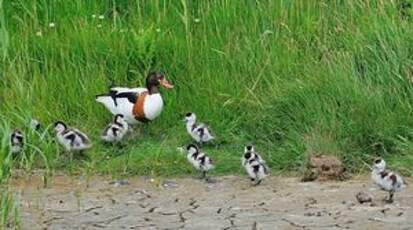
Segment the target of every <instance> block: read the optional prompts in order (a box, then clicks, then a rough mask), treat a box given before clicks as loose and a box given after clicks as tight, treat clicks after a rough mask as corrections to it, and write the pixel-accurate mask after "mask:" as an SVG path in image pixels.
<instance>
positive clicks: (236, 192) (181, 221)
mask: <svg viewBox="0 0 413 230" xmlns="http://www.w3.org/2000/svg"><path fill="white" fill-rule="evenodd" d="M215 179H216V183H203V182H201V181H199V180H196V179H192V178H176V179H168V180H160V181H159V183H156V182H151V181H150V180H148V179H145V178H130V179H128V180H122V181H121V182H120V183H110V182H111V180H109V179H105V178H92V179H89V181H88V182H86V181H85V180H84V179H82V178H68V177H65V176H55V177H54V178H53V180H52V185H51V186H50V187H49V188H46V189H43V188H41V186H42V185H41V182H40V181H41V180H40V178H30V179H18V180H15V181H13V183H12V188H13V190H14V191H15V195H16V196H17V198H18V200H19V201H20V216H21V224H22V226H21V227H22V229H31V230H34V229H197V230H198V229H413V210H412V206H413V195H412V194H413V193H412V192H413V188H411V187H408V188H407V189H406V190H404V191H403V192H401V193H397V194H396V196H395V203H393V204H385V203H383V202H382V199H383V198H384V197H385V195H386V193H384V192H382V191H380V190H378V189H377V188H376V187H375V186H374V185H372V184H371V182H370V181H369V178H368V177H362V178H358V179H353V180H350V181H346V182H324V183H321V182H307V183H301V182H300V181H299V179H298V178H285V177H270V178H268V179H267V180H265V181H264V182H263V184H262V185H261V186H258V187H251V186H250V184H249V181H248V180H247V179H246V178H245V177H240V176H226V177H218V178H215ZM411 182H412V181H411V180H410V184H412V183H411ZM408 183H409V181H408ZM359 191H365V192H368V193H371V194H372V195H373V196H374V200H373V203H367V204H359V203H357V201H356V198H355V195H356V194H357V193H358V192H359Z"/></svg>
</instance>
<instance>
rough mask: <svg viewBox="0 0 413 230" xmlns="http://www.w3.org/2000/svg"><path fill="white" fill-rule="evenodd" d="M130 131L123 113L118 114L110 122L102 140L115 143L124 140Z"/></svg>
mask: <svg viewBox="0 0 413 230" xmlns="http://www.w3.org/2000/svg"><path fill="white" fill-rule="evenodd" d="M127 132H128V123H127V122H126V121H125V120H124V116H123V115H122V114H116V115H115V118H114V120H113V123H110V124H109V125H108V126H107V127H106V128H105V130H104V131H103V134H102V136H101V138H102V140H103V141H105V142H109V143H115V142H119V141H121V140H122V138H123V137H124V136H125V135H126V133H127Z"/></svg>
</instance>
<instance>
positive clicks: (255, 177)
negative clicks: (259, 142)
mask: <svg viewBox="0 0 413 230" xmlns="http://www.w3.org/2000/svg"><path fill="white" fill-rule="evenodd" d="M241 162H242V166H243V167H244V168H245V170H246V171H247V173H248V175H249V177H250V179H251V181H255V184H254V185H255V186H257V185H259V184H260V183H261V181H262V180H263V179H264V178H265V177H267V176H268V173H269V172H268V167H267V165H266V164H265V161H264V160H263V159H262V158H261V156H260V155H259V154H258V153H257V152H255V149H254V147H253V146H246V147H245V150H244V156H243V157H242V159H241Z"/></svg>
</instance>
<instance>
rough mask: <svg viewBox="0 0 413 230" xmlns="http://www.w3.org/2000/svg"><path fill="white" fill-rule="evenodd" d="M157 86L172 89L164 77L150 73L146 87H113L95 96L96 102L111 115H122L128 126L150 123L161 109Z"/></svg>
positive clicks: (160, 98)
mask: <svg viewBox="0 0 413 230" xmlns="http://www.w3.org/2000/svg"><path fill="white" fill-rule="evenodd" d="M159 85H161V86H163V87H164V88H166V89H172V88H173V87H174V86H173V85H172V84H171V83H169V81H168V80H166V77H165V75H163V74H161V73H158V72H151V73H149V74H148V76H147V77H146V87H142V88H125V87H113V88H111V89H110V90H109V92H108V93H105V94H100V95H97V96H96V101H98V102H100V103H102V104H103V105H104V106H105V107H106V108H107V109H108V110H109V111H110V112H111V113H112V114H113V115H116V114H122V115H123V116H124V119H125V121H126V122H128V124H131V125H132V124H136V123H139V122H147V121H152V120H154V119H155V118H157V117H158V116H159V115H160V114H161V112H162V109H163V100H162V96H161V94H160V92H159V89H158V87H159Z"/></svg>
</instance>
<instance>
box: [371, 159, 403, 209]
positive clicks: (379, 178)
mask: <svg viewBox="0 0 413 230" xmlns="http://www.w3.org/2000/svg"><path fill="white" fill-rule="evenodd" d="M371 179H372V180H373V182H374V183H375V184H376V185H378V186H379V187H380V188H381V189H382V190H384V191H387V192H389V197H388V198H387V199H385V201H386V202H387V203H392V202H393V196H394V193H395V192H400V191H402V190H403V189H404V188H405V187H406V183H405V182H404V181H403V178H402V177H401V176H400V175H398V174H396V173H394V172H391V171H387V170H386V162H385V161H384V160H383V159H381V158H378V159H376V160H375V161H374V162H373V168H372V172H371Z"/></svg>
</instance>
